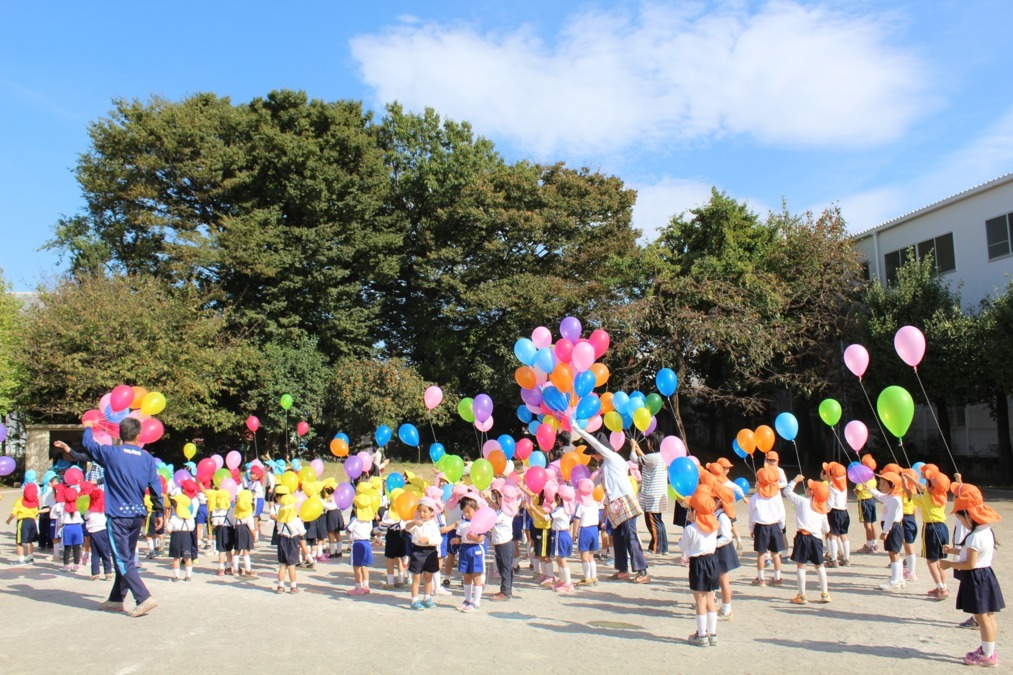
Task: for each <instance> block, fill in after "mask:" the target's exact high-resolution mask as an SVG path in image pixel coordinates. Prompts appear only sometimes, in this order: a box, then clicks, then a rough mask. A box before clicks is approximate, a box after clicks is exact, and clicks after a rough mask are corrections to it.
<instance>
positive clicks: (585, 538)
mask: <svg viewBox="0 0 1013 675" xmlns="http://www.w3.org/2000/svg"><path fill="white" fill-rule="evenodd" d="M599 548H601V547H600V546H599V544H598V526H597V525H588V526H587V527H582V528H580V532H579V533H578V534H577V550H578V551H581V552H583V551H597V550H599Z"/></svg>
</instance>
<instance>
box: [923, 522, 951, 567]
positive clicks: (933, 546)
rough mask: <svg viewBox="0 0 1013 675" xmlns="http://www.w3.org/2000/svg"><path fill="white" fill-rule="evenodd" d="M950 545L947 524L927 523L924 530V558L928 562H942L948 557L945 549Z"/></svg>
mask: <svg viewBox="0 0 1013 675" xmlns="http://www.w3.org/2000/svg"><path fill="white" fill-rule="evenodd" d="M949 543H950V533H949V531H948V530H947V529H946V523H925V526H924V527H923V528H922V557H923V558H925V559H926V560H942V559H943V558H945V557H946V554H945V553H943V547H944V546H946V545H947V544H949Z"/></svg>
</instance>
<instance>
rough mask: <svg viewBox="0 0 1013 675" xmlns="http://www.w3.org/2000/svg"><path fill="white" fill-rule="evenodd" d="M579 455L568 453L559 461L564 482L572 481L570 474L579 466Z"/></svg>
mask: <svg viewBox="0 0 1013 675" xmlns="http://www.w3.org/2000/svg"><path fill="white" fill-rule="evenodd" d="M577 464H578V461H577V453H576V452H567V453H565V454H564V455H563V458H562V459H560V460H559V470H560V471H561V472H562V474H563V479H564V480H570V479H571V478H570V472H571V471H573V467H575V466H577Z"/></svg>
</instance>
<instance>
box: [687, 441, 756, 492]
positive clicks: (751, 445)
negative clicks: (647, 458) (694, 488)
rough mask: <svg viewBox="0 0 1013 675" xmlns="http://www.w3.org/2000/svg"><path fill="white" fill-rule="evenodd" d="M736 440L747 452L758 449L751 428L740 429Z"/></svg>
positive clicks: (750, 452) (751, 452)
mask: <svg viewBox="0 0 1013 675" xmlns="http://www.w3.org/2000/svg"><path fill="white" fill-rule="evenodd" d="M735 440H736V441H738V443H739V447H740V448H742V449H743V450H744V451H745V452H746V453H747V454H750V455H751V454H753V451H754V450H756V437H755V436H754V435H753V432H752V431H750V430H749V429H742V430H741V431H739V433H738V435H736V436H735ZM679 494H681V495H682V496H683V497H688V496H689V495H687V494H686V493H685V492H680V493H679Z"/></svg>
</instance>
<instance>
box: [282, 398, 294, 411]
mask: <svg viewBox="0 0 1013 675" xmlns="http://www.w3.org/2000/svg"><path fill="white" fill-rule="evenodd" d="M280 403H281V409H282V410H288V409H289V408H291V407H292V396H291V394H282V395H281V401H280Z"/></svg>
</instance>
